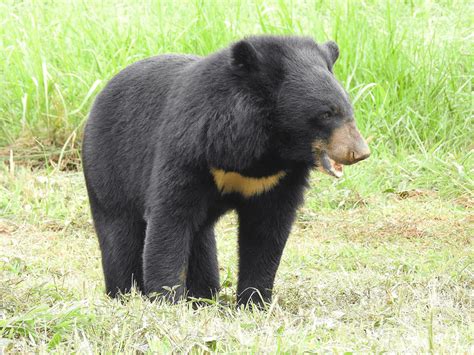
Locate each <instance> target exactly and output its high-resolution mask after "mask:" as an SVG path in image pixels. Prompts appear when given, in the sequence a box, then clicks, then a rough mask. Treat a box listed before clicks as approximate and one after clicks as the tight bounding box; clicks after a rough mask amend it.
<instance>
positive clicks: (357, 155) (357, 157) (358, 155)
mask: <svg viewBox="0 0 474 355" xmlns="http://www.w3.org/2000/svg"><path fill="white" fill-rule="evenodd" d="M351 155H352V162H353V163H357V162H359V161H361V160H364V159H367V158H368V157H370V150H368V149H367V151H364V152H354V151H353V152H352V154H351Z"/></svg>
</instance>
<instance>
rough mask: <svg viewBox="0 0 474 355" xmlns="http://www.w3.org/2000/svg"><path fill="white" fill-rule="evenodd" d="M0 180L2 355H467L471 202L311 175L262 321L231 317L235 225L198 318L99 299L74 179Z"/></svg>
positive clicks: (81, 194) (92, 246)
mask: <svg viewBox="0 0 474 355" xmlns="http://www.w3.org/2000/svg"><path fill="white" fill-rule="evenodd" d="M4 172H5V174H2V175H1V176H2V178H1V185H0V203H1V204H0V210H1V211H2V215H3V216H4V218H2V219H1V220H0V260H1V261H0V269H1V270H2V271H1V280H0V300H1V311H0V312H1V316H0V334H1V339H0V347H3V348H4V350H5V351H7V352H17V351H18V352H30V351H32V350H35V351H40V352H41V351H48V350H52V349H54V350H56V351H60V352H70V351H85V352H90V351H93V352H99V351H101V352H117V351H127V352H162V351H185V352H187V351H192V352H206V351H216V352H222V351H228V352H230V351H246V352H262V351H263V352H275V351H291V352H301V351H321V352H322V351H336V352H344V351H357V350H358V351H376V352H381V351H405V350H410V351H421V352H426V351H436V352H470V351H473V350H474V348H473V346H472V344H473V341H474V338H473V330H474V329H473V326H472V324H473V323H472V320H473V306H474V305H473V299H474V294H473V289H474V268H473V262H474V257H473V245H472V243H473V239H472V235H473V234H474V233H473V232H474V230H473V223H472V222H473V220H472V218H473V216H472V213H471V211H472V210H470V207H472V206H466V205H464V203H465V201H464V202H463V203H460V202H459V201H458V200H446V199H442V198H440V197H439V196H437V195H436V194H435V193H431V192H429V193H414V192H413V193H409V194H405V195H404V197H403V198H400V196H399V195H397V194H391V193H389V194H386V195H368V196H356V194H352V195H351V196H352V197H348V196H346V195H347V194H342V197H341V194H335V195H334V196H332V197H331V195H328V194H327V193H325V192H324V191H322V190H319V189H318V188H317V185H316V184H317V183H318V182H324V181H325V180H324V179H325V178H322V180H321V178H320V177H319V175H315V177H314V179H313V180H314V181H313V186H314V189H312V190H311V191H309V192H308V195H307V203H306V204H305V207H304V208H302V210H301V211H300V213H299V216H298V221H297V223H296V225H295V227H294V229H293V233H292V236H291V238H290V242H289V244H288V247H287V249H286V250H285V253H284V257H283V261H282V264H281V267H280V270H279V272H278V276H277V282H276V297H275V301H274V302H273V304H272V305H271V307H270V310H268V311H267V312H258V311H255V312H249V311H246V310H236V309H235V307H234V304H233V299H234V292H235V281H236V250H235V249H236V248H235V246H236V225H235V217H234V216H233V215H229V216H226V217H225V218H224V219H223V220H222V221H221V222H220V223H219V225H218V228H217V230H218V236H219V237H218V243H219V259H220V262H221V274H222V283H223V290H222V292H221V295H220V301H222V302H221V303H213V304H211V305H209V306H208V307H204V308H201V309H198V310H192V307H190V305H189V304H185V303H183V304H179V305H176V306H169V305H166V304H160V303H154V304H153V303H150V302H148V301H146V300H143V299H142V298H141V297H140V296H139V295H132V296H130V297H129V298H130V299H129V300H128V301H127V302H125V303H123V304H122V303H119V302H116V301H111V300H109V299H107V298H106V297H105V296H104V295H103V280H102V273H101V268H100V258H99V250H98V244H97V241H96V238H95V236H94V232H93V229H92V226H91V221H90V216H89V211H88V205H87V201H86V198H85V196H86V195H85V190H84V187H83V181H82V176H81V175H80V174H78V173H57V172H56V173H47V172H45V171H44V170H42V171H38V172H31V171H30V170H28V169H24V168H18V169H17V170H16V172H15V175H14V176H13V175H9V174H8V173H7V172H6V171H4ZM344 196H345V197H344ZM361 200H363V203H361V202H360V201H361ZM344 201H345V202H344ZM348 201H349V202H348ZM341 202H344V203H342V204H341V207H339V208H333V207H330V208H329V207H327V206H328V205H329V203H338V204H339V203H341Z"/></svg>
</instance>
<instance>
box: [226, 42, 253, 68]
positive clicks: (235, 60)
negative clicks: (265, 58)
mask: <svg viewBox="0 0 474 355" xmlns="http://www.w3.org/2000/svg"><path fill="white" fill-rule="evenodd" d="M230 51H231V54H230V55H231V64H232V66H233V67H235V68H237V69H239V70H245V71H254V70H257V69H258V62H259V60H258V53H257V50H256V49H255V47H254V46H253V45H252V44H251V43H250V42H248V41H246V40H242V41H239V42H237V43H235V44H234V45H232V47H231V50H230Z"/></svg>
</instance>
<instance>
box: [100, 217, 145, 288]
mask: <svg viewBox="0 0 474 355" xmlns="http://www.w3.org/2000/svg"><path fill="white" fill-rule="evenodd" d="M94 212H95V213H93V216H94V224H95V228H96V231H97V235H98V237H99V244H100V249H101V252H102V267H103V270H104V276H105V286H106V291H107V294H108V295H109V296H111V297H116V296H117V295H119V294H126V293H128V292H130V290H131V288H132V285H135V286H136V287H137V289H138V290H143V266H142V263H143V262H142V260H143V258H142V254H143V244H144V239H145V230H146V224H145V222H143V221H140V220H138V219H136V218H133V217H132V216H129V215H123V216H120V217H118V216H113V217H112V216H108V215H107V214H104V213H100V212H98V211H94Z"/></svg>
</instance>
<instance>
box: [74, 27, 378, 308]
mask: <svg viewBox="0 0 474 355" xmlns="http://www.w3.org/2000/svg"><path fill="white" fill-rule="evenodd" d="M338 55H339V50H338V47H337V45H336V44H335V43H334V42H331V41H330V42H326V43H324V44H317V43H316V42H314V41H313V40H312V39H311V38H306V37H294V36H288V37H285V36H282V37H279V36H254V37H249V38H246V39H244V40H241V41H238V42H236V43H233V44H232V45H230V46H229V47H228V48H225V49H223V50H220V51H218V52H216V53H214V54H211V55H208V56H206V57H198V56H191V55H160V56H157V57H153V58H150V59H145V60H142V61H139V62H137V63H135V64H132V65H130V66H129V67H127V68H126V69H124V70H123V71H122V72H120V73H119V74H118V75H116V76H115V77H114V78H113V79H112V80H111V81H110V82H109V83H108V84H107V86H106V87H105V88H104V89H103V91H102V92H101V93H100V94H99V95H98V97H97V99H96V100H95V103H94V105H93V107H92V110H91V112H90V116H89V119H88V122H87V125H86V127H85V135H84V143H83V163H84V174H85V180H86V185H87V191H88V195H89V200H90V205H91V210H92V216H93V219H94V225H95V229H96V232H97V234H98V237H99V242H100V249H101V252H102V264H103V269H104V274H105V282H106V289H107V293H108V294H109V295H111V296H112V297H114V296H116V295H117V294H118V293H126V292H127V291H129V290H130V288H131V287H132V284H136V286H137V287H138V288H139V289H140V290H141V291H142V292H143V293H145V294H150V293H153V294H160V295H161V296H162V297H165V298H167V299H170V298H171V299H172V300H178V299H180V298H182V297H183V296H185V295H189V296H192V297H199V298H210V297H212V296H213V295H215V294H216V292H218V289H219V275H218V274H219V272H218V263H217V257H216V241H215V235H214V231H213V229H214V224H215V223H216V221H217V219H218V218H219V217H220V216H221V215H223V214H224V213H225V212H227V211H228V210H230V209H235V210H236V212H237V214H238V221H239V237H238V249H239V250H238V251H239V274H238V287H237V301H238V303H239V304H246V303H247V302H249V301H251V302H253V303H256V304H258V305H262V304H263V303H265V302H268V301H269V300H270V299H271V294H272V287H273V282H274V278H275V274H276V271H277V268H278V265H279V262H280V258H281V255H282V252H283V248H284V246H285V243H286V240H287V238H288V234H289V233H290V229H291V226H292V223H293V220H294V218H295V212H296V209H297V207H298V206H299V205H300V204H301V202H302V197H303V190H304V188H305V187H306V186H307V178H308V174H309V172H310V170H311V169H312V168H314V167H319V168H320V169H321V170H323V171H325V172H327V173H329V174H331V175H334V176H336V177H339V176H340V175H341V174H342V165H348V164H353V163H355V162H358V161H360V160H363V159H365V158H367V157H368V156H369V154H370V151H369V148H368V146H367V144H366V142H365V141H364V139H363V138H362V137H361V135H360V133H359V131H358V130H357V128H356V125H355V122H354V117H353V109H352V106H351V103H350V100H349V98H348V94H347V93H346V92H345V91H344V89H343V88H342V87H341V85H340V84H339V83H338V81H337V80H336V79H335V77H334V75H333V72H332V67H333V64H334V62H335V61H336V59H337V58H338Z"/></svg>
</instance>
